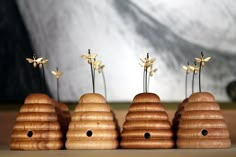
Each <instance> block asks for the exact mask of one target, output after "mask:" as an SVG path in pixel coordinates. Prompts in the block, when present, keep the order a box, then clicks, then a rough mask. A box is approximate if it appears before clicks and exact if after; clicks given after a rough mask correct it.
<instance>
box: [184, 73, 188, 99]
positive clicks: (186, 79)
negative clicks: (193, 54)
mask: <svg viewBox="0 0 236 157" xmlns="http://www.w3.org/2000/svg"><path fill="white" fill-rule="evenodd" d="M187 86H188V72H187V71H186V74H185V98H187V89H188V87H187Z"/></svg>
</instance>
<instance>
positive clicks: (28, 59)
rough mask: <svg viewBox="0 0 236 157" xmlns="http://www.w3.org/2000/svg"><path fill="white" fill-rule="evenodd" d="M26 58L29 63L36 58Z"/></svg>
mask: <svg viewBox="0 0 236 157" xmlns="http://www.w3.org/2000/svg"><path fill="white" fill-rule="evenodd" d="M26 60H27V61H28V62H29V63H33V62H34V60H33V59H31V58H26Z"/></svg>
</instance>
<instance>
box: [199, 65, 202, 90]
mask: <svg viewBox="0 0 236 157" xmlns="http://www.w3.org/2000/svg"><path fill="white" fill-rule="evenodd" d="M201 71H202V62H200V67H199V92H200V93H201Z"/></svg>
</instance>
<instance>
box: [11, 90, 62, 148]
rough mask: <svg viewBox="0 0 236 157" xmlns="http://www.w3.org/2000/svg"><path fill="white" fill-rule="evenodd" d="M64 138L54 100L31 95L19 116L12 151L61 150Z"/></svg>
mask: <svg viewBox="0 0 236 157" xmlns="http://www.w3.org/2000/svg"><path fill="white" fill-rule="evenodd" d="M62 136H63V135H62V132H61V127H60V124H59V122H58V117H57V113H56V110H55V107H54V105H53V104H52V100H51V99H50V98H49V97H48V96H47V95H45V94H31V95H29V96H28V97H27V98H26V99H25V102H24V105H22V107H21V109H20V112H19V113H18V114H17V117H16V122H15V125H14V127H13V131H12V134H11V143H10V149H12V150H56V149H61V148H63V145H64V144H63V141H62Z"/></svg>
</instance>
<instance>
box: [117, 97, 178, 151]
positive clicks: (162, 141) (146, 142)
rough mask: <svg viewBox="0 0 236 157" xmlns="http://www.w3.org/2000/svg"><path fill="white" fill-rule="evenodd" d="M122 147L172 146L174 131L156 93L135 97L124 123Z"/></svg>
mask: <svg viewBox="0 0 236 157" xmlns="http://www.w3.org/2000/svg"><path fill="white" fill-rule="evenodd" d="M120 146H121V148H172V147H173V146H174V141H173V133H172V130H171V125H170V122H169V119H168V115H167V113H166V112H165V109H164V107H163V105H162V104H161V103H160V98H159V97H158V96H157V95H156V94H154V93H141V94H138V95H136V96H135V97H134V100H133V103H132V104H131V105H130V108H129V111H128V113H127V115H126V120H125V122H124V124H123V130H122V133H121V143H120Z"/></svg>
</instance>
